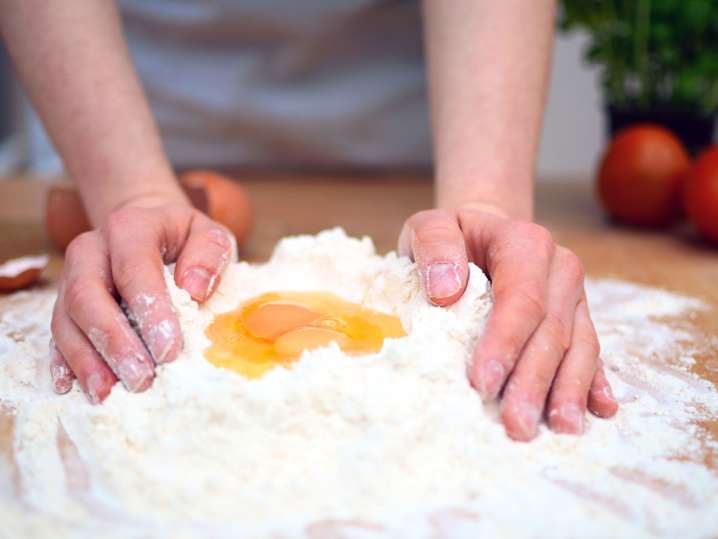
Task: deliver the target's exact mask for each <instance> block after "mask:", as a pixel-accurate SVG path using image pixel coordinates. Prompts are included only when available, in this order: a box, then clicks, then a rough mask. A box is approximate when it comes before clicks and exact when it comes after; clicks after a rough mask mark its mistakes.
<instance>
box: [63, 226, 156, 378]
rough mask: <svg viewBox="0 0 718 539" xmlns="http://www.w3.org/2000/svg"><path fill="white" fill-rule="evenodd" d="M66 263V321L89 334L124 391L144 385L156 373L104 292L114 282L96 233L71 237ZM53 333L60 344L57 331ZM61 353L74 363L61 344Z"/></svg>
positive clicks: (101, 241)
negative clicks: (123, 387)
mask: <svg viewBox="0 0 718 539" xmlns="http://www.w3.org/2000/svg"><path fill="white" fill-rule="evenodd" d="M65 266H66V276H65V279H64V280H65V288H64V290H63V293H62V301H63V302H64V306H65V308H66V311H67V313H68V315H69V317H70V319H71V320H72V321H73V322H74V323H75V324H76V325H77V327H78V328H79V329H80V330H81V331H82V333H84V334H85V335H86V336H87V338H88V339H89V341H90V342H91V343H92V346H93V347H94V348H95V350H97V352H99V354H100V355H101V356H102V358H103V359H104V360H105V362H106V363H107V365H108V366H109V367H110V368H111V369H112V371H113V372H114V373H115V374H116V375H117V377H118V378H119V379H120V380H121V381H122V383H123V385H124V386H125V387H126V388H127V390H128V391H132V392H137V391H143V390H145V389H147V388H148V387H149V386H150V384H151V383H152V378H153V377H154V365H153V362H152V359H151V358H150V356H149V354H148V352H147V350H146V349H145V347H144V345H143V344H142V341H140V338H139V337H138V336H137V334H136V333H135V332H134V331H133V330H132V328H131V327H130V324H129V322H128V320H127V318H126V317H125V315H124V314H123V313H122V311H121V310H120V307H119V305H118V304H117V302H116V301H115V298H114V297H112V296H111V295H110V292H109V291H108V290H109V289H110V287H111V286H112V283H111V281H110V280H109V279H110V278H109V273H110V272H109V268H108V255H107V250H106V248H105V244H104V242H103V240H102V238H101V237H100V235H99V234H98V233H96V232H88V233H85V234H82V235H80V236H78V237H77V238H76V239H75V240H73V242H72V243H71V244H70V246H69V247H68V251H67V255H66V260H65ZM55 337H56V342H57V344H58V346H59V345H60V343H59V341H57V335H56V336H55ZM60 351H61V352H62V354H63V355H64V356H65V358H66V359H67V360H68V361H69V362H70V365H71V366H72V365H73V363H72V358H71V357H70V355H69V354H68V352H67V351H65V350H63V348H62V347H60ZM75 374H78V373H77V372H76V373H75ZM78 378H79V375H78Z"/></svg>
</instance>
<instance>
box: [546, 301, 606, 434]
mask: <svg viewBox="0 0 718 539" xmlns="http://www.w3.org/2000/svg"><path fill="white" fill-rule="evenodd" d="M598 354H599V344H598V338H597V336H596V330H595V329H594V328H593V323H592V322H591V317H590V315H589V313H588V306H587V305H586V301H585V299H581V301H580V302H579V304H578V306H577V308H576V318H575V320H574V325H573V336H572V338H571V346H570V348H569V350H568V352H566V355H565V356H564V358H563V361H562V362H561V365H560V366H559V369H558V373H557V374H556V379H555V380H554V383H553V388H552V389H551V396H550V398H549V404H548V424H549V427H551V429H552V430H553V431H554V432H558V433H562V434H582V433H583V431H584V428H585V426H584V417H585V415H586V404H587V401H588V391H589V389H590V387H591V381H592V380H593V378H594V375H595V373H596V369H597V367H598Z"/></svg>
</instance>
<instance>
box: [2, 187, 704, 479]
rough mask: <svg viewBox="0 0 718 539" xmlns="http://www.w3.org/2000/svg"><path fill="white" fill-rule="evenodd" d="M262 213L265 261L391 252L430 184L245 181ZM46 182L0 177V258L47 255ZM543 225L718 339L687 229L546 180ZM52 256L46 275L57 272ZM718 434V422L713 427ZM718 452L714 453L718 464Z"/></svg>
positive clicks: (258, 237)
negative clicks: (330, 239)
mask: <svg viewBox="0 0 718 539" xmlns="http://www.w3.org/2000/svg"><path fill="white" fill-rule="evenodd" d="M243 178H244V180H243V185H244V186H245V188H246V189H247V190H248V192H249V195H250V198H251V200H252V204H253V207H254V210H255V222H254V229H253V232H252V234H251V236H250V239H249V241H248V242H247V244H246V245H245V247H244V249H243V252H242V256H243V257H244V258H245V259H248V260H251V261H258V260H263V259H266V258H267V257H268V256H269V254H270V252H271V249H272V247H273V245H274V244H275V243H276V241H277V240H278V239H279V238H281V237H283V236H286V235H289V234H298V233H316V232H318V231H320V230H322V229H325V228H329V227H332V226H337V225H339V226H342V227H344V228H345V229H346V230H347V232H348V233H350V234H353V235H363V234H366V235H369V236H371V237H372V238H373V239H374V241H375V243H376V244H377V247H378V248H379V250H380V251H387V250H391V249H394V247H395V245H396V238H397V236H398V233H399V230H400V228H401V225H402V223H403V221H404V219H405V218H406V217H408V216H409V215H411V214H412V213H413V212H415V211H418V210H421V209H426V208H428V207H430V205H431V200H432V188H431V182H430V180H429V179H428V177H421V176H412V177H409V176H383V177H369V176H362V177H357V176H354V177H347V176H345V177H341V176H320V177H308V176H288V175H285V176H259V175H254V176H251V175H250V176H248V175H243ZM46 188H47V184H45V183H42V182H38V181H29V180H0V261H2V260H4V259H7V258H12V257H15V256H21V255H27V254H34V253H37V252H42V251H49V250H50V249H51V248H50V246H49V245H48V243H47V240H46V239H45V237H44V233H43V229H42V225H41V221H42V213H43V205H44V193H45V190H46ZM537 220H538V221H539V222H540V223H542V224H544V225H545V226H547V227H548V228H549V229H550V230H551V232H552V233H553V235H554V237H555V238H556V240H557V241H558V242H559V243H561V244H563V245H565V246H567V247H569V248H570V249H572V250H574V251H575V252H576V253H577V254H578V255H579V256H580V258H581V259H582V260H583V263H584V265H585V267H586V270H587V273H588V274H589V276H592V277H615V278H620V279H625V280H628V281H632V282H635V283H640V284H646V285H651V286H657V287H661V288H665V289H668V290H671V291H674V292H678V293H682V294H687V295H691V296H695V297H698V298H700V299H702V300H703V301H704V302H705V303H707V304H708V305H709V306H710V309H708V310H707V311H705V312H700V313H697V314H696V317H695V318H693V317H692V318H691V323H692V324H695V326H696V328H697V329H698V330H700V331H701V332H702V334H703V335H707V336H717V335H718V248H716V247H715V246H713V247H711V246H709V245H707V244H705V243H702V242H701V241H700V240H698V239H697V238H696V237H695V236H694V235H693V233H692V232H691V231H690V229H689V227H685V226H684V227H678V228H677V229H674V230H671V231H646V230H636V229H627V228H620V227H617V226H614V225H612V224H610V223H609V222H608V221H607V220H606V219H605V218H604V217H603V215H602V212H601V211H600V209H599V207H598V205H597V203H596V199H595V197H594V195H593V190H592V186H591V184H590V183H589V182H586V181H543V182H539V184H538V188H537ZM61 264H62V262H61V258H60V256H59V255H57V254H55V255H54V256H53V259H52V263H51V266H50V268H49V271H48V272H47V274H48V278H49V279H50V280H52V279H55V278H56V277H57V276H58V275H59V270H60V268H61ZM699 359H700V360H699V361H698V362H697V364H696V366H695V372H696V373H698V374H700V375H701V376H703V377H704V378H707V379H709V380H711V382H713V383H714V384H716V385H718V373H716V371H715V369H714V368H709V366H714V365H715V364H716V360H717V359H718V351H716V350H715V349H714V348H713V349H709V350H708V352H707V353H706V354H705V357H701V358H699ZM709 428H710V430H711V431H712V433H713V435H714V436H715V437H716V438H718V421H716V422H713V423H712V424H710V425H709ZM717 458H718V456H716V455H711V456H709V457H707V461H708V462H712V463H713V466H716V459H717Z"/></svg>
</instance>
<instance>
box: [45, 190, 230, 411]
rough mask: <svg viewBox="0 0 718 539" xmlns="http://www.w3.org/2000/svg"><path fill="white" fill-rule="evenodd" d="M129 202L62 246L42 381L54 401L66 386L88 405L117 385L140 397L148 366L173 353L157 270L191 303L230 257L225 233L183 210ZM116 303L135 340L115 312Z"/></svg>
mask: <svg viewBox="0 0 718 539" xmlns="http://www.w3.org/2000/svg"><path fill="white" fill-rule="evenodd" d="M137 202H138V201H135V203H133V206H131V207H123V208H120V209H118V210H116V211H114V212H113V213H111V214H110V215H109V217H108V218H107V219H106V222H105V224H104V225H103V226H101V227H100V228H99V229H98V230H94V231H92V232H86V233H84V234H82V235H80V236H78V237H77V238H75V240H74V241H73V242H72V243H71V244H70V245H69V247H68V249H67V252H66V255H65V267H64V272H63V276H62V279H61V282H60V287H59V293H58V297H57V301H56V303H55V308H54V310H53V314H52V323H51V330H52V340H51V342H50V372H51V376H52V380H53V386H54V389H55V391H56V392H57V393H67V392H68V391H69V390H70V389H71V388H72V385H73V380H74V379H75V378H76V379H77V380H78V381H79V383H80V385H81V386H82V389H83V390H84V391H85V393H87V396H88V397H89V399H90V401H91V402H92V403H95V404H96V403H99V402H101V401H103V400H104V399H105V398H106V397H107V396H108V395H109V393H110V391H111V390H112V387H113V386H114V384H115V383H116V382H117V380H118V379H119V380H120V381H121V382H122V384H123V385H124V386H125V388H126V389H127V390H128V391H131V392H139V391H143V390H145V389H147V388H148V387H149V386H150V385H151V383H152V380H153V378H154V368H155V365H159V364H162V363H167V362H170V361H172V360H174V359H175V358H176V357H177V355H178V354H179V352H180V350H181V349H182V335H181V331H180V326H179V321H178V319H177V315H176V313H175V311H174V309H173V307H172V302H171V300H170V297H169V293H168V291H167V287H166V286H165V279H164V265H165V264H168V263H171V262H176V267H175V272H174V277H175V281H176V282H177V284H178V286H179V287H180V288H183V289H185V290H186V291H187V292H188V293H189V294H190V296H192V298H193V299H194V300H195V301H198V302H200V303H201V302H203V301H205V300H206V299H208V298H209V297H210V296H211V295H212V293H213V292H214V290H215V289H216V286H217V283H218V282H219V278H220V276H221V274H222V271H223V270H224V268H225V267H226V265H227V263H228V262H229V259H230V255H231V254H232V251H233V248H232V246H233V242H232V239H231V234H230V233H229V232H228V231H227V230H226V229H225V228H224V227H223V226H222V225H220V224H218V223H216V222H214V221H212V220H211V219H209V218H208V217H207V216H206V215H204V214H203V213H201V212H199V211H197V210H195V209H193V208H192V207H190V206H189V204H186V205H184V204H176V203H174V204H167V203H165V202H160V203H159V204H154V203H153V202H152V201H139V202H140V203H137ZM120 300H124V301H125V303H126V304H127V310H128V311H129V313H130V314H131V317H132V318H133V319H134V321H135V322H136V328H137V332H136V331H135V330H134V329H133V326H132V325H131V323H130V320H128V318H127V317H126V316H125V313H124V312H123V310H122V309H121V308H120V304H119V301H120Z"/></svg>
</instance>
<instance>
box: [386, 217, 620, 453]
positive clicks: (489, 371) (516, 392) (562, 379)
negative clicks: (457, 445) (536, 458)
mask: <svg viewBox="0 0 718 539" xmlns="http://www.w3.org/2000/svg"><path fill="white" fill-rule="evenodd" d="M399 251H400V253H401V254H403V255H407V256H410V257H411V258H412V259H414V260H415V262H416V264H417V266H418V271H419V274H420V275H421V280H422V285H423V287H424V290H425V292H426V294H427V296H428V298H429V300H430V301H431V302H432V303H434V304H435V305H439V306H447V305H451V304H452V303H454V302H455V301H456V300H458V299H459V298H460V297H461V295H462V294H463V292H464V290H465V288H466V284H467V280H468V261H472V262H474V263H475V264H476V265H477V266H479V267H480V268H481V269H482V270H484V272H486V274H487V275H488V277H489V278H490V279H491V283H492V291H493V296H494V300H495V304H494V308H493V309H492V311H491V314H490V315H489V319H488V321H487V324H486V330H485V332H484V334H483V336H482V337H481V338H480V339H479V342H478V344H477V346H476V349H475V351H474V355H473V360H472V364H471V365H470V367H469V371H468V373H469V378H470V380H471V383H472V385H473V386H474V387H475V388H476V389H477V390H478V391H479V393H480V394H481V396H482V398H483V399H484V400H486V401H490V400H494V399H496V398H498V397H499V395H500V394H501V399H502V402H501V421H502V423H503V424H504V427H505V429H506V432H507V434H508V435H509V436H510V437H511V438H514V439H516V440H522V441H528V440H531V439H532V438H534V437H535V436H536V433H537V428H538V423H539V421H540V420H541V417H542V415H543V414H544V413H545V414H546V417H547V420H548V424H549V427H550V428H551V429H552V430H553V431H555V432H559V433H567V434H581V433H582V432H583V429H584V415H585V412H586V408H587V407H588V409H589V410H590V411H591V412H592V413H593V414H595V415H597V416H599V417H610V416H612V415H614V414H615V413H616V411H617V409H618V404H617V402H616V400H615V399H614V398H613V395H612V393H611V388H610V386H609V384H608V381H607V379H606V376H605V373H604V371H603V367H602V365H601V360H600V358H599V344H598V338H597V336H596V331H595V329H594V327H593V323H592V322H591V318H590V315H589V312H588V305H587V303H586V294H585V291H584V287H583V280H584V275H583V269H582V267H581V263H580V261H579V259H578V257H577V256H576V255H575V254H573V253H572V252H571V251H569V250H568V249H566V248H564V247H561V246H559V245H556V244H555V243H554V241H553V239H552V238H551V235H550V233H549V232H548V231H547V230H546V229H544V228H543V227H541V226H539V225H536V224H534V223H531V222H527V221H521V220H515V219H511V218H509V217H508V216H507V215H505V214H503V213H502V212H501V210H499V209H497V208H494V207H491V206H481V205H474V206H467V207H463V208H460V209H457V210H451V211H447V210H427V211H422V212H419V213H417V214H415V215H413V216H412V217H410V218H409V219H408V220H407V221H406V223H405V224H404V228H403V230H402V232H401V236H400V238H399Z"/></svg>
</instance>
